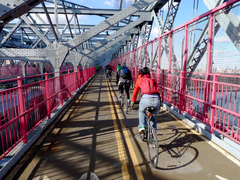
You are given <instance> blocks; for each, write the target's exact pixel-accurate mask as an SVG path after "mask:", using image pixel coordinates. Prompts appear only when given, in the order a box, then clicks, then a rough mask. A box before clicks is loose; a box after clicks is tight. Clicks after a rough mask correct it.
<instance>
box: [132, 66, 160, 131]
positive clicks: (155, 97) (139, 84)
mask: <svg viewBox="0 0 240 180" xmlns="http://www.w3.org/2000/svg"><path fill="white" fill-rule="evenodd" d="M140 89H141V100H140V103H139V111H138V112H139V125H138V128H139V133H143V132H144V131H145V127H146V125H147V124H146V119H145V114H144V109H145V108H146V107H150V106H154V107H156V111H155V112H154V115H153V123H154V124H153V127H154V128H155V130H157V115H158V113H159V110H160V102H161V99H160V94H159V88H158V86H157V81H156V79H154V78H151V76H150V71H149V69H148V67H144V68H143V69H142V70H140V71H139V75H138V77H137V80H136V82H135V86H134V90H133V95H132V102H131V105H132V106H133V105H134V103H135V102H136V99H137V95H138V91H139V90H140Z"/></svg>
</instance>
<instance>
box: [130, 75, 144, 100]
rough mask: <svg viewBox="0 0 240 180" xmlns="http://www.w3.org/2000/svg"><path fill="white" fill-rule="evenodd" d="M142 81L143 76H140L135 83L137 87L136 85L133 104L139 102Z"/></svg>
mask: <svg viewBox="0 0 240 180" xmlns="http://www.w3.org/2000/svg"><path fill="white" fill-rule="evenodd" d="M141 79H142V74H139V75H138V77H137V80H136V82H135V85H134V90H133V95H132V102H133V103H135V102H136V100H137V95H138V92H139V89H140V82H141Z"/></svg>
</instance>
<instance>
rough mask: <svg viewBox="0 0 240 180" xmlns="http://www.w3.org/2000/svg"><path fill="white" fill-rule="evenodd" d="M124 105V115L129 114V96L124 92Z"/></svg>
mask: <svg viewBox="0 0 240 180" xmlns="http://www.w3.org/2000/svg"><path fill="white" fill-rule="evenodd" d="M123 94H124V100H123V102H124V104H123V110H124V113H125V114H127V113H128V102H127V94H126V93H125V92H124V93H123Z"/></svg>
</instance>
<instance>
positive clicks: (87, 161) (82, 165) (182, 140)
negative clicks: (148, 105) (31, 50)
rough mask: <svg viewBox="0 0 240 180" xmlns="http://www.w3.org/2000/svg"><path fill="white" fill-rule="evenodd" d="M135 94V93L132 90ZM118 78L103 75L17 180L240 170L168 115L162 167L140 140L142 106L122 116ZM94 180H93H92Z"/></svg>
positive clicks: (161, 120) (231, 174)
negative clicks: (150, 158) (151, 159)
mask: <svg viewBox="0 0 240 180" xmlns="http://www.w3.org/2000/svg"><path fill="white" fill-rule="evenodd" d="M131 92H132V90H131ZM117 95H118V92H117V86H116V83H115V77H114V74H113V79H112V81H111V82H110V81H109V80H108V79H106V78H105V74H104V72H103V70H101V71H100V72H99V73H98V74H97V75H96V76H95V77H94V78H93V80H92V81H91V82H90V84H89V85H88V87H87V88H86V89H85V90H84V92H82V94H81V95H80V96H79V98H78V99H77V100H76V101H75V103H74V104H73V106H72V107H71V108H70V110H69V111H68V112H67V113H66V115H65V116H64V118H63V119H62V120H61V122H60V123H59V124H58V125H57V126H56V127H55V128H54V130H53V131H52V132H51V134H49V135H48V136H47V138H46V139H45V140H44V142H43V143H42V146H39V147H35V148H37V152H36V153H35V154H33V155H32V156H31V157H29V161H28V164H26V165H25V167H23V168H22V169H21V171H20V172H19V173H18V174H17V176H16V177H15V178H17V179H24V180H25V179H35V180H40V179H51V180H52V179H69V180H71V179H166V180H168V179H169V180H172V179H173V180H174V179H177V180H178V179H179V180H181V179H196V180H198V179H199V180H200V179H221V180H224V179H229V180H232V179H233V180H234V179H236V180H237V179H238V178H239V177H240V171H239V169H240V166H239V162H237V163H238V165H237V164H236V163H233V162H232V161H231V160H230V159H229V158H227V157H229V156H226V154H225V155H224V154H223V153H224V152H223V151H222V150H221V149H219V148H215V147H213V146H214V144H212V143H211V142H209V141H208V140H207V139H205V138H203V137H202V136H201V135H200V134H198V133H197V132H195V131H194V130H192V129H191V128H190V127H188V126H187V125H186V124H185V123H183V122H182V121H181V120H179V119H178V118H176V117H175V116H173V115H172V114H171V113H170V112H169V111H167V110H166V109H164V108H161V111H160V112H159V116H158V124H157V127H158V144H159V162H158V166H157V168H156V169H154V168H152V167H151V165H150V163H149V161H148V151H147V145H146V142H142V141H141V140H140V137H139V134H138V129H137V125H138V112H137V109H138V104H136V105H134V109H133V110H130V111H129V112H128V114H124V113H123V111H122V109H121V107H120V103H119V101H118V98H117ZM90 177H91V178H90Z"/></svg>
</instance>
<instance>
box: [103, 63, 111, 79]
mask: <svg viewBox="0 0 240 180" xmlns="http://www.w3.org/2000/svg"><path fill="white" fill-rule="evenodd" d="M105 71H106V77H107V78H108V76H109V79H112V67H111V66H110V64H108V65H107V66H106V67H105Z"/></svg>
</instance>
